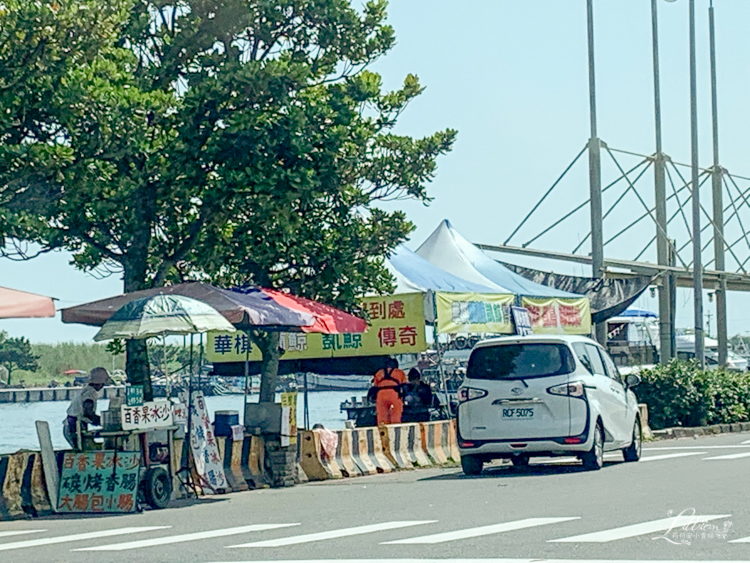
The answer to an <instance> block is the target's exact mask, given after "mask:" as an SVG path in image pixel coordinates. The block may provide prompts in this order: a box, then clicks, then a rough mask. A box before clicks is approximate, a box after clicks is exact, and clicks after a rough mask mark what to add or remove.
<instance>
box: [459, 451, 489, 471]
mask: <svg viewBox="0 0 750 563" xmlns="http://www.w3.org/2000/svg"><path fill="white" fill-rule="evenodd" d="M483 465H484V462H483V461H482V460H481V459H480V458H479V457H477V456H475V455H462V456H461V469H463V470H464V474H465V475H479V474H480V473H481V472H482V466H483Z"/></svg>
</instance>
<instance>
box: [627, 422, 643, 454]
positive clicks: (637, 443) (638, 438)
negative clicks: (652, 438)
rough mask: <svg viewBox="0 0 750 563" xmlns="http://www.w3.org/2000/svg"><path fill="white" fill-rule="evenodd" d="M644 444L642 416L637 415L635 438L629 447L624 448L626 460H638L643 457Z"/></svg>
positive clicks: (634, 426)
mask: <svg viewBox="0 0 750 563" xmlns="http://www.w3.org/2000/svg"><path fill="white" fill-rule="evenodd" d="M642 444H643V428H641V419H640V417H637V416H636V417H635V424H634V425H633V440H632V441H631V442H630V445H629V446H628V447H627V448H624V449H623V450H622V456H623V457H624V458H625V461H638V460H639V459H641V446H642Z"/></svg>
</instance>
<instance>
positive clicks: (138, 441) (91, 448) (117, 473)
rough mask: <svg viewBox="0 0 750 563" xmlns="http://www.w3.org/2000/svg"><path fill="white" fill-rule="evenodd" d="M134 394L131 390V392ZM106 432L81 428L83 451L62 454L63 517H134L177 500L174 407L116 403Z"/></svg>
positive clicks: (105, 422) (59, 507) (59, 506)
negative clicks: (126, 514)
mask: <svg viewBox="0 0 750 563" xmlns="http://www.w3.org/2000/svg"><path fill="white" fill-rule="evenodd" d="M129 390H130V389H129ZM102 423H103V428H101V429H95V430H82V429H81V428H80V426H79V427H78V428H77V433H78V438H79V439H78V443H79V444H81V450H80V451H66V452H62V460H61V461H62V463H61V472H60V481H59V491H58V495H57V499H58V500H57V511H58V512H62V513H71V512H86V513H98V512H101V513H106V512H134V511H137V510H140V509H141V508H142V507H143V506H150V507H151V508H155V509H159V508H165V507H166V506H167V505H168V504H169V501H170V500H171V498H172V483H173V482H174V467H173V463H172V460H173V459H175V456H174V451H173V448H174V446H173V444H174V434H175V431H177V430H179V426H177V425H174V424H173V418H172V405H171V403H170V402H169V401H163V400H162V401H150V402H142V401H139V404H137V405H122V404H121V402H120V401H118V400H116V399H112V400H111V402H110V409H109V410H108V411H105V412H104V413H102Z"/></svg>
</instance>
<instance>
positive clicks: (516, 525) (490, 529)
mask: <svg viewBox="0 0 750 563" xmlns="http://www.w3.org/2000/svg"><path fill="white" fill-rule="evenodd" d="M579 519H580V516H571V517H564V518H526V519H524V520H515V521H514V522H504V523H502V524H492V525H490V526H481V527H479V528H467V529H465V530H456V531H454V532H445V533H443V534H432V535H430V536H419V537H416V538H407V539H405V540H396V541H387V542H383V543H382V544H381V545H389V544H416V543H420V544H422V543H443V542H448V541H455V540H464V539H467V538H476V537H479V536H487V535H490V534H499V533H500V532H510V531H512V530H521V529H523V528H533V527H534V526H544V525H546V524H556V523H558V522H567V521H568V520H579Z"/></svg>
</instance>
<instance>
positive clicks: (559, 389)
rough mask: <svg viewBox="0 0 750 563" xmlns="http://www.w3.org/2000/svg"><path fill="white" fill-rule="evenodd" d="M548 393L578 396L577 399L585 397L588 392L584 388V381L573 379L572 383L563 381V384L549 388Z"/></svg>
mask: <svg viewBox="0 0 750 563" xmlns="http://www.w3.org/2000/svg"><path fill="white" fill-rule="evenodd" d="M547 393H549V394H550V395H563V396H567V397H576V398H577V399H583V398H584V397H585V396H586V393H585V392H584V390H583V382H582V381H572V382H571V383H563V384H562V385H555V386H554V387H550V388H549V389H547Z"/></svg>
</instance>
